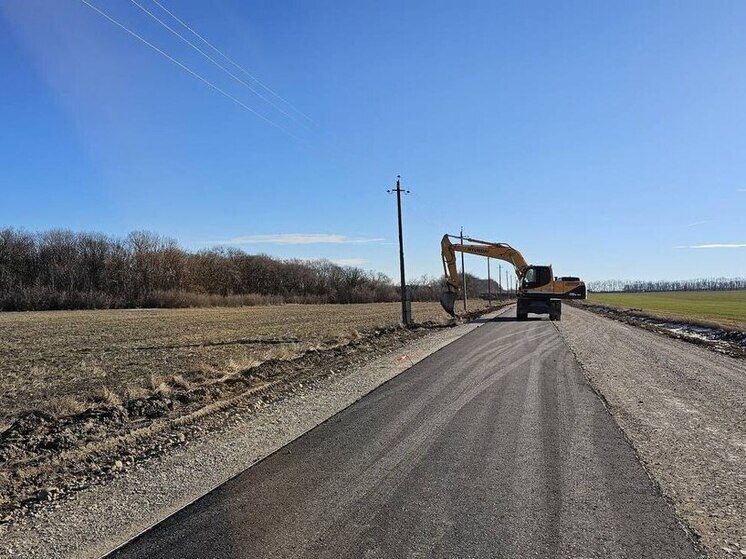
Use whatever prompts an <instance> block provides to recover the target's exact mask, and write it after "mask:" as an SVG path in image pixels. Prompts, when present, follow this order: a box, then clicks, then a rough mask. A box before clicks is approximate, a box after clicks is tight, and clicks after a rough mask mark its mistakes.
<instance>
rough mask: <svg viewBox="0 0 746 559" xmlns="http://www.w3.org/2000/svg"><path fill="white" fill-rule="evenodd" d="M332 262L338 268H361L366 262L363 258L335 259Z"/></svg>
mask: <svg viewBox="0 0 746 559" xmlns="http://www.w3.org/2000/svg"><path fill="white" fill-rule="evenodd" d="M332 262H334V263H335V264H337V265H339V266H362V265H363V264H365V263H366V262H368V261H367V260H366V259H365V258H337V259H336V260H332Z"/></svg>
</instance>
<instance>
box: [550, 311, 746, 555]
mask: <svg viewBox="0 0 746 559" xmlns="http://www.w3.org/2000/svg"><path fill="white" fill-rule="evenodd" d="M556 324H557V326H558V328H559V330H560V332H561V334H562V335H563V336H564V338H565V339H566V341H567V343H568V344H569V346H570V348H571V349H572V351H573V352H574V353H575V355H576V357H577V359H578V361H579V362H580V364H581V365H582V366H583V368H584V370H585V372H586V375H587V376H588V379H589V380H590V382H591V384H592V385H593V387H594V389H595V390H596V391H597V392H598V393H599V394H600V395H601V396H602V398H603V399H605V401H606V403H607V405H608V408H609V410H610V412H611V413H612V415H613V416H614V418H615V419H616V421H617V422H618V423H619V425H620V426H621V428H622V430H623V431H624V433H625V434H626V436H627V437H628V438H629V440H630V441H631V443H632V445H633V446H634V448H635V449H636V450H637V452H638V454H639V456H640V459H641V461H642V463H643V464H644V466H645V467H646V469H647V470H648V472H649V473H650V475H651V477H652V478H653V479H654V480H655V481H656V482H657V483H658V484H659V485H660V487H661V489H662V491H663V493H664V494H665V495H666V496H667V497H668V498H670V500H671V501H672V503H673V505H674V507H675V509H676V512H677V514H678V515H679V517H680V518H682V519H683V520H684V521H685V522H686V523H687V524H688V525H689V526H690V527H691V528H692V530H693V531H694V532H695V534H696V535H697V536H698V537H699V538H701V540H700V541H701V543H702V545H703V546H704V547H705V548H706V549H707V551H708V553H709V554H710V555H711V556H712V557H716V558H728V557H735V556H743V555H746V531H745V530H744V527H745V526H746V500H745V499H744V495H746V473H745V472H746V470H744V464H746V361H743V360H740V359H735V358H732V357H728V356H725V355H720V354H717V353H714V352H711V351H708V350H706V349H704V348H702V347H699V346H696V345H693V344H690V343H687V342H684V341H680V340H676V339H671V338H668V337H664V336H661V335H658V334H656V333H653V332H650V331H646V330H643V329H641V328H636V327H633V326H630V325H627V324H623V323H621V322H617V321H614V320H608V319H607V318H604V317H602V316H599V315H597V314H594V313H591V312H588V311H586V310H580V309H577V308H574V307H571V306H567V307H566V308H565V312H564V313H563V317H562V321H561V322H558V323H556Z"/></svg>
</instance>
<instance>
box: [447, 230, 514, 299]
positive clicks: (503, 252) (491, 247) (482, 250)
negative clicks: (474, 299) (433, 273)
mask: <svg viewBox="0 0 746 559" xmlns="http://www.w3.org/2000/svg"><path fill="white" fill-rule="evenodd" d="M451 237H453V238H454V239H459V238H460V237H456V236H455V235H443V239H442V240H441V241H440V252H441V256H442V257H443V271H444V272H445V274H446V281H447V282H448V285H449V286H450V287H452V288H454V289H456V290H458V289H460V288H461V278H460V277H459V274H458V268H457V267H456V251H459V252H464V253H466V254H476V255H478V256H486V257H488V258H496V259H498V260H505V261H506V262H509V263H511V264H512V265H513V267H514V268H515V273H516V275H517V276H518V279H523V275H524V274H525V273H526V270H527V269H528V263H527V262H526V259H525V258H523V255H522V254H521V253H520V251H518V250H516V249H514V248H513V247H512V246H510V245H508V244H505V243H489V242H487V241H480V240H478V239H470V238H468V237H466V238H464V240H465V241H468V242H469V243H474V244H468V245H467V244H462V243H457V244H453V243H452V242H451Z"/></svg>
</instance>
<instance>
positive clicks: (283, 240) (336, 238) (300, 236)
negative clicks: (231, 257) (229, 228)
mask: <svg viewBox="0 0 746 559" xmlns="http://www.w3.org/2000/svg"><path fill="white" fill-rule="evenodd" d="M382 241H385V239H380V238H365V237H348V236H346V235H329V234H326V233H281V234H279V235H244V236H243V237H234V238H232V239H227V240H225V241H219V242H218V243H215V244H223V245H256V244H270V245H319V244H333V245H345V244H361V243H380V242H382Z"/></svg>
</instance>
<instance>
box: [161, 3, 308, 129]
mask: <svg viewBox="0 0 746 559" xmlns="http://www.w3.org/2000/svg"><path fill="white" fill-rule="evenodd" d="M152 1H153V4H155V5H156V6H158V7H159V8H160V9H161V10H163V11H164V12H166V13H167V14H168V15H170V16H171V17H172V18H174V19H175V20H176V21H178V22H179V23H180V24H181V25H183V26H184V27H185V28H186V29H188V30H189V31H190V32H191V33H192V34H194V35H195V36H196V37H197V38H199V39H200V40H201V41H202V42H203V43H205V44H206V45H207V46H208V47H210V48H211V49H212V50H214V51H215V52H217V53H218V54H219V55H220V56H222V57H223V58H225V59H226V60H227V61H228V62H230V63H231V64H233V65H234V66H235V67H236V68H238V69H239V70H241V71H242V72H243V73H244V74H246V75H247V76H248V77H250V78H251V79H252V80H254V81H255V82H256V83H257V84H259V85H260V86H262V87H263V88H264V89H266V90H267V91H268V92H269V93H271V94H272V95H274V96H275V97H277V98H278V99H279V100H280V101H282V102H283V103H285V104H286V105H287V106H288V107H290V108H291V109H292V110H293V111H295V112H296V113H298V114H299V115H300V116H302V117H303V118H305V119H306V120H307V121H308V122H310V123H311V124H313V125H314V126H315V125H316V123H315V122H314V121H313V119H311V117H309V116H308V115H306V114H305V113H303V112H301V111H300V110H298V109H297V108H295V106H294V105H293V104H292V103H291V102H290V101H288V100H287V99H284V98H283V97H281V96H280V95H279V94H278V93H276V92H275V91H274V90H272V89H271V88H270V87H269V86H268V85H265V84H263V83H262V82H261V81H260V80H259V78H257V77H256V76H254V75H253V74H252V73H251V72H249V71H248V70H247V69H246V68H244V67H243V66H241V65H240V64H239V63H238V62H236V61H235V60H233V59H232V58H230V57H229V56H228V55H227V54H225V53H224V52H223V51H221V50H220V49H218V48H217V47H216V46H214V45H213V44H212V43H211V42H210V41H208V40H207V39H205V38H204V37H203V36H202V35H200V34H199V33H197V32H196V31H195V30H194V29H192V28H191V27H190V26H189V25H188V24H187V23H186V22H184V20H182V19H179V18H178V17H177V16H176V14H174V13H173V12H172V11H171V10H169V9H168V8H166V7H165V6H164V5H163V4H161V3H160V2H159V1H158V0H152Z"/></svg>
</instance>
